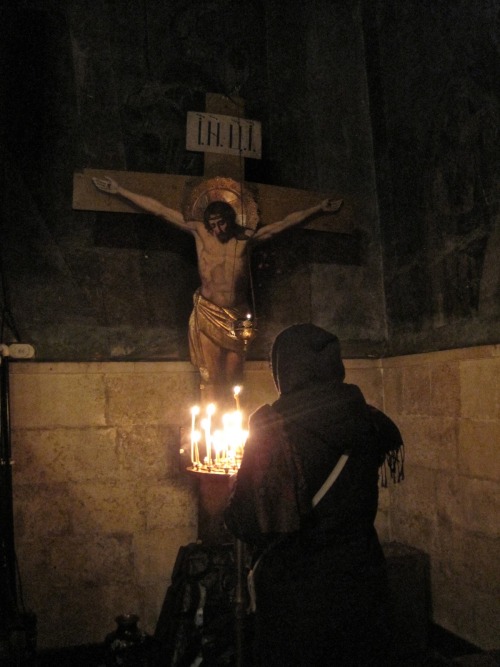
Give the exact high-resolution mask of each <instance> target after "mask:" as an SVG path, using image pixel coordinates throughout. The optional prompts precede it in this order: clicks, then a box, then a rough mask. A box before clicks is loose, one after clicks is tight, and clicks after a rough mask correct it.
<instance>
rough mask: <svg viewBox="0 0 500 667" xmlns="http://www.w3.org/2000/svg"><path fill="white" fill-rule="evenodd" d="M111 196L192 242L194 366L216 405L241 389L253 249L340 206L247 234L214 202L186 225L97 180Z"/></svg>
mask: <svg viewBox="0 0 500 667" xmlns="http://www.w3.org/2000/svg"><path fill="white" fill-rule="evenodd" d="M92 180H93V183H94V185H95V186H96V187H97V188H98V189H99V190H101V191H103V192H106V193H108V194H110V195H117V196H120V197H123V198H124V199H126V200H128V201H129V202H132V203H133V204H135V205H136V206H138V207H140V208H141V209H143V210H144V211H146V212H147V213H150V214H152V215H155V216H157V217H159V218H161V219H162V220H164V221H165V222H167V223H169V224H172V225H174V226H175V227H177V228H179V229H181V230H183V231H185V232H188V233H189V234H191V235H192V236H193V237H194V240H195V243H196V252H197V256H198V272H199V276H200V281H201V285H200V287H199V288H198V290H197V291H196V292H195V294H194V297H193V302H194V305H193V311H192V313H191V317H190V321H189V350H190V356H191V362H192V363H193V364H194V365H195V366H196V367H197V368H198V370H199V373H200V377H201V381H202V382H201V388H202V392H203V395H204V397H205V398H207V399H208V400H216V399H217V397H219V396H224V394H225V392H226V391H227V388H229V387H232V386H234V385H237V384H240V383H241V380H242V375H243V367H244V361H245V354H246V347H247V341H246V340H245V339H241V338H240V337H239V336H238V332H237V329H238V324H241V323H242V322H245V320H246V319H247V318H248V312H249V306H248V302H247V293H248V287H249V278H250V275H249V272H250V268H249V262H248V255H247V253H248V252H249V251H251V248H252V246H253V245H255V244H257V243H260V242H262V241H266V240H268V239H270V238H272V237H273V236H275V235H276V234H279V233H280V232H282V231H284V230H285V229H288V228H290V227H292V226H294V225H298V224H299V223H301V222H304V221H305V220H307V219H309V218H311V217H313V216H315V215H317V214H321V213H333V212H335V211H337V210H338V209H339V208H340V207H341V205H342V200H334V199H325V200H323V201H322V202H320V203H319V204H317V205H315V206H312V207H310V208H308V209H304V210H302V211H295V212H293V213H291V214H289V215H287V216H286V217H284V218H283V219H282V220H279V221H277V222H273V223H270V224H268V225H265V226H262V227H257V229H255V230H254V229H249V228H246V227H242V226H240V225H238V224H237V222H236V212H235V210H234V209H233V207H232V206H230V205H229V204H228V203H227V202H225V201H213V202H211V203H210V204H208V206H207V207H206V209H205V211H204V219H203V220H202V221H199V220H185V219H184V216H183V215H182V213H181V212H180V211H177V210H174V209H172V208H169V207H168V206H165V205H164V204H162V203H161V202H159V201H157V200H156V199H153V198H151V197H147V196H144V195H141V194H137V193H135V192H131V191H130V190H127V189H125V188H123V187H121V186H120V185H119V184H118V183H117V182H116V181H114V180H113V179H112V178H109V177H104V178H93V179H92Z"/></svg>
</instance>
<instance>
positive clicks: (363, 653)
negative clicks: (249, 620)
mask: <svg viewBox="0 0 500 667" xmlns="http://www.w3.org/2000/svg"><path fill="white" fill-rule="evenodd" d="M271 362H272V372H273V376H274V381H275V384H276V388H277V390H278V393H279V398H278V399H277V400H276V401H275V402H274V403H273V404H272V405H271V406H270V405H264V406H261V407H260V408H259V409H258V410H257V411H256V412H255V413H253V415H251V417H250V420H249V437H248V440H247V444H246V445H245V452H244V455H243V460H242V463H241V467H240V470H239V471H238V473H237V476H236V480H235V483H234V486H233V490H232V493H231V496H230V499H229V503H228V506H227V508H226V510H225V515H224V518H225V522H226V526H227V528H228V529H229V530H230V531H231V532H232V533H233V534H234V535H235V536H236V537H237V538H239V539H241V540H242V541H244V542H245V543H247V544H248V545H250V547H251V548H252V550H253V553H254V563H255V562H256V563H257V565H255V564H254V577H253V584H254V586H255V593H256V609H255V657H256V663H257V665H262V666H263V665H265V666H266V667H267V666H269V665H274V664H276V665H281V664H283V665H287V666H289V667H290V666H293V665H297V666H299V665H300V666H301V667H305V666H306V665H320V664H321V665H330V664H331V665H335V666H347V665H349V666H351V667H354V666H358V665H359V667H361V666H363V667H364V666H368V665H387V664H389V652H388V640H389V636H390V633H389V627H388V613H387V612H388V604H387V576H386V568H385V559H384V555H383V552H382V549H381V546H380V543H379V540H378V536H377V533H376V530H375V527H374V521H375V516H376V513H377V506H378V486H379V481H380V480H382V481H383V482H385V480H386V477H387V470H389V472H390V474H391V476H392V478H393V479H394V481H400V480H401V479H402V477H403V470H402V458H403V457H402V453H403V442H402V439H401V435H400V433H399V430H398V428H397V426H396V425H395V424H394V423H393V422H392V421H391V420H390V419H389V417H387V416H386V415H384V414H383V413H382V412H380V411H379V410H377V409H375V408H373V407H372V406H369V405H368V404H367V403H366V401H365V399H364V397H363V394H362V393H361V391H360V389H359V388H358V387H357V386H355V385H351V384H347V383H345V382H344V378H345V370H344V364H343V362H342V357H341V351H340V344H339V340H338V338H337V337H336V336H335V335H333V334H331V333H329V332H328V331H325V330H324V329H321V328H320V327H317V326H315V325H313V324H297V325H293V326H291V327H289V328H287V329H285V330H284V331H282V332H281V333H280V334H279V335H278V336H277V338H276V340H275V342H274V344H273V347H272V353H271ZM342 458H343V468H342V469H341V470H340V472H336V473H335V474H336V475H338V476H337V477H336V479H335V481H334V483H332V484H331V486H330V487H329V488H328V490H327V491H326V492H325V494H324V495H323V497H322V498H321V500H320V501H319V502H318V503H317V504H314V503H313V499H314V497H315V495H316V494H317V492H318V490H319V489H320V488H321V487H322V485H324V483H325V480H326V479H327V478H331V475H330V473H331V472H332V471H333V470H336V471H337V470H338V467H336V466H337V464H338V463H339V460H341V459H342ZM380 470H383V471H385V472H384V474H383V475H382V476H381V473H380Z"/></svg>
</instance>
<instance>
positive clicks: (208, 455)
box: [189, 386, 248, 474]
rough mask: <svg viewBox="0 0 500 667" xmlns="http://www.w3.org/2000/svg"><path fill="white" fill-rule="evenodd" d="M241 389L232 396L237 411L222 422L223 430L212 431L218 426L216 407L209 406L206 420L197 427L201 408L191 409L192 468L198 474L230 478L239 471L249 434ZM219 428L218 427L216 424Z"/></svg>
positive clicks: (234, 390)
mask: <svg viewBox="0 0 500 667" xmlns="http://www.w3.org/2000/svg"><path fill="white" fill-rule="evenodd" d="M240 392H241V387H238V386H237V387H234V388H233V394H234V398H235V401H236V407H237V409H236V410H235V411H233V412H227V413H225V414H223V415H222V416H221V418H220V425H221V428H215V429H213V426H214V424H216V422H218V421H219V420H217V419H216V418H215V415H216V406H215V405H214V404H213V403H210V404H209V405H207V407H206V410H205V416H204V417H203V418H202V419H200V422H199V425H198V424H197V417H198V415H200V408H199V407H198V406H193V407H192V408H191V434H190V435H191V468H189V469H190V470H193V471H195V472H206V473H212V474H230V473H233V472H236V471H237V470H238V468H239V467H240V463H241V459H242V456H243V449H244V447H245V442H246V440H247V437H248V431H245V430H244V429H243V428H242V423H243V415H242V413H241V411H240V409H239V408H240V404H239V394H240ZM217 425H218V424H217Z"/></svg>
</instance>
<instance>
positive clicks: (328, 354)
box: [271, 324, 345, 395]
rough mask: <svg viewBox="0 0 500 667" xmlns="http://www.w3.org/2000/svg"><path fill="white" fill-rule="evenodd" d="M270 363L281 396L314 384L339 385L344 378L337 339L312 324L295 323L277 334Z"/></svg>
mask: <svg viewBox="0 0 500 667" xmlns="http://www.w3.org/2000/svg"><path fill="white" fill-rule="evenodd" d="M271 362H272V370H273V377H274V382H275V384H276V388H277V390H278V391H279V393H280V394H281V395H285V394H288V393H290V392H292V391H295V390H297V389H301V388H302V387H306V386H308V385H310V384H313V383H317V382H325V381H330V382H338V383H342V382H343V381H344V378H345V369H344V364H343V363H342V357H341V355H340V343H339V339H338V338H337V336H335V335H334V334H332V333H329V332H328V331H326V330H325V329H322V328H321V327H318V326H316V325H314V324H294V325H292V326H291V327H288V328H287V329H284V330H283V331H282V332H281V333H280V334H278V336H277V337H276V339H275V341H274V344H273V347H272V351H271Z"/></svg>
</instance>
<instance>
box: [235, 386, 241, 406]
mask: <svg viewBox="0 0 500 667" xmlns="http://www.w3.org/2000/svg"><path fill="white" fill-rule="evenodd" d="M240 392H241V387H240V386H238V385H236V387H233V396H234V400H235V401H236V409H237V410H239V409H240Z"/></svg>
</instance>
